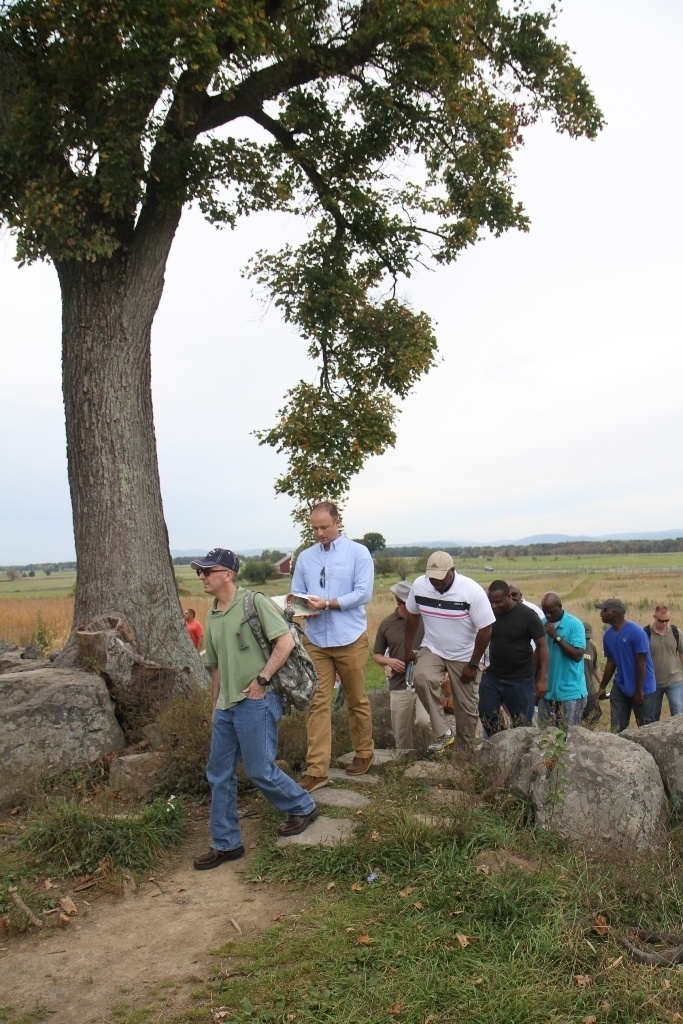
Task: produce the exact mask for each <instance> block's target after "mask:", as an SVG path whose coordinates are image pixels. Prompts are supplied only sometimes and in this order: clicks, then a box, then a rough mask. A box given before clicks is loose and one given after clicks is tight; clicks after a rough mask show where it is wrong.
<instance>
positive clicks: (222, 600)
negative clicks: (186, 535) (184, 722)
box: [191, 548, 318, 871]
mask: <svg viewBox="0 0 683 1024" xmlns="http://www.w3.org/2000/svg"><path fill="white" fill-rule="evenodd" d="M191 565H192V568H193V569H195V570H196V572H197V575H198V576H199V577H200V579H201V580H202V584H203V587H204V593H205V594H208V595H209V596H210V597H212V598H213V603H212V605H211V607H210V609H209V612H208V615H207V619H206V633H205V642H206V664H207V667H208V669H209V672H210V674H211V711H212V733H211V753H210V755H209V763H208V765H207V768H206V777H207V779H208V780H209V786H210V787H211V812H210V816H209V832H210V835H211V849H210V850H209V851H208V853H205V854H202V855H201V856H199V857H196V858H195V860H194V866H195V868H196V869H197V870H198V871H206V870H208V869H210V868H215V867H218V866H219V864H222V863H223V862H224V861H228V860H236V859H237V858H238V857H241V856H242V855H243V854H244V846H243V845H242V838H241V834H240V827H239V821H238V816H237V765H238V762H239V761H240V760H241V761H242V764H243V765H244V770H245V772H246V773H247V775H248V777H249V778H250V779H251V781H252V782H253V783H254V785H255V786H257V787H258V789H259V790H260V791H261V792H262V793H263V795H264V797H265V798H266V800H268V801H269V803H271V804H272V805H273V806H274V807H277V809H278V810H280V811H283V812H284V813H285V814H287V815H288V817H287V819H286V821H284V822H283V823H282V824H281V825H279V826H278V828H277V831H278V834H279V835H281V836H295V835H299V833H300V832H303V831H304V830H305V829H306V828H308V826H309V825H310V824H311V822H312V821H314V820H315V818H316V817H317V814H318V811H317V808H316V806H315V803H314V802H313V800H312V799H311V797H310V795H309V794H308V793H307V792H305V790H303V789H302V788H301V786H300V785H299V784H298V783H297V782H295V781H294V780H293V779H290V777H289V776H288V775H285V773H284V772H283V771H282V770H281V769H280V768H278V766H277V765H276V764H275V756H276V754H277V742H278V722H279V721H280V719H281V718H282V713H283V711H282V702H281V700H280V698H279V696H278V695H277V693H275V691H274V690H273V689H272V688H271V686H270V680H271V679H272V677H273V676H274V675H275V673H276V672H277V671H278V669H280V668H282V666H283V665H284V663H285V662H286V661H287V658H288V657H289V655H290V653H291V652H292V650H293V648H294V638H293V636H292V634H291V633H290V631H289V626H288V625H287V623H286V622H285V620H284V618H283V617H282V615H280V613H279V612H278V610H277V609H276V608H275V606H274V605H273V603H272V602H271V601H270V600H269V599H268V598H267V597H265V596H264V595H263V594H256V595H255V600H254V605H255V609H256V612H257V613H258V617H259V621H260V623H261V626H262V628H263V632H264V634H265V636H266V637H267V638H268V640H269V641H270V643H271V644H272V650H271V654H270V657H268V658H266V655H265V654H264V653H263V651H262V649H261V646H260V644H259V642H258V639H257V638H256V636H255V635H254V633H253V631H252V630H251V629H250V627H249V625H248V623H247V622H246V621H245V615H244V598H245V595H246V593H247V591H246V590H243V589H242V588H241V587H238V586H237V584H236V582H235V580H236V577H237V573H238V572H239V567H240V563H239V559H238V557H237V555H236V554H235V553H234V552H233V551H230V550H229V549H228V548H213V549H212V550H211V551H209V553H208V555H207V556H206V558H202V559H198V560H195V561H193V562H191Z"/></svg>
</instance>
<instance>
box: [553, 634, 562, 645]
mask: <svg viewBox="0 0 683 1024" xmlns="http://www.w3.org/2000/svg"><path fill="white" fill-rule="evenodd" d="M561 639H562V637H561V636H556V637H555V643H556V644H559V642H560V640H561Z"/></svg>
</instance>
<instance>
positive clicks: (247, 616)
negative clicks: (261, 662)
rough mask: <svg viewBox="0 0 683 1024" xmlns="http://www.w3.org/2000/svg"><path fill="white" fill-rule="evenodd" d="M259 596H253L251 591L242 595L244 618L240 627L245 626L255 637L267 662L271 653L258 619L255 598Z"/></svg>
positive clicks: (259, 595)
mask: <svg viewBox="0 0 683 1024" xmlns="http://www.w3.org/2000/svg"><path fill="white" fill-rule="evenodd" d="M261 596H262V595H261V594H255V593H254V592H253V591H252V590H247V592H246V594H245V595H244V603H243V606H242V607H243V608H244V618H243V619H242V622H241V625H245V624H246V625H247V626H249V628H250V629H251V631H252V633H253V634H254V636H255V637H256V640H257V642H258V645H259V647H260V648H261V651H262V652H263V655H264V657H265V659H266V661H268V658H269V657H270V655H271V653H272V647H271V645H270V643H269V641H268V638H267V636H266V634H265V633H264V632H263V625H262V623H261V619H260V618H259V614H258V609H257V607H256V598H257V597H261Z"/></svg>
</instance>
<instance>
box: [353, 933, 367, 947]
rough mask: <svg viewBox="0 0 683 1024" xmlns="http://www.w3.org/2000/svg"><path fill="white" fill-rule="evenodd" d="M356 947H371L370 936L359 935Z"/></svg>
mask: <svg viewBox="0 0 683 1024" xmlns="http://www.w3.org/2000/svg"><path fill="white" fill-rule="evenodd" d="M356 945H357V946H369V945H370V936H369V935H357V936H356Z"/></svg>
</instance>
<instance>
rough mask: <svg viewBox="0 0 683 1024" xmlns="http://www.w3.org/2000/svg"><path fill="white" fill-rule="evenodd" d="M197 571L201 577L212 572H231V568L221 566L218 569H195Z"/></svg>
mask: <svg viewBox="0 0 683 1024" xmlns="http://www.w3.org/2000/svg"><path fill="white" fill-rule="evenodd" d="M195 572H196V573H197V575H198V576H199V577H202V576H210V575H211V573H212V572H230V569H226V568H225V566H219V567H218V568H217V569H195Z"/></svg>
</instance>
